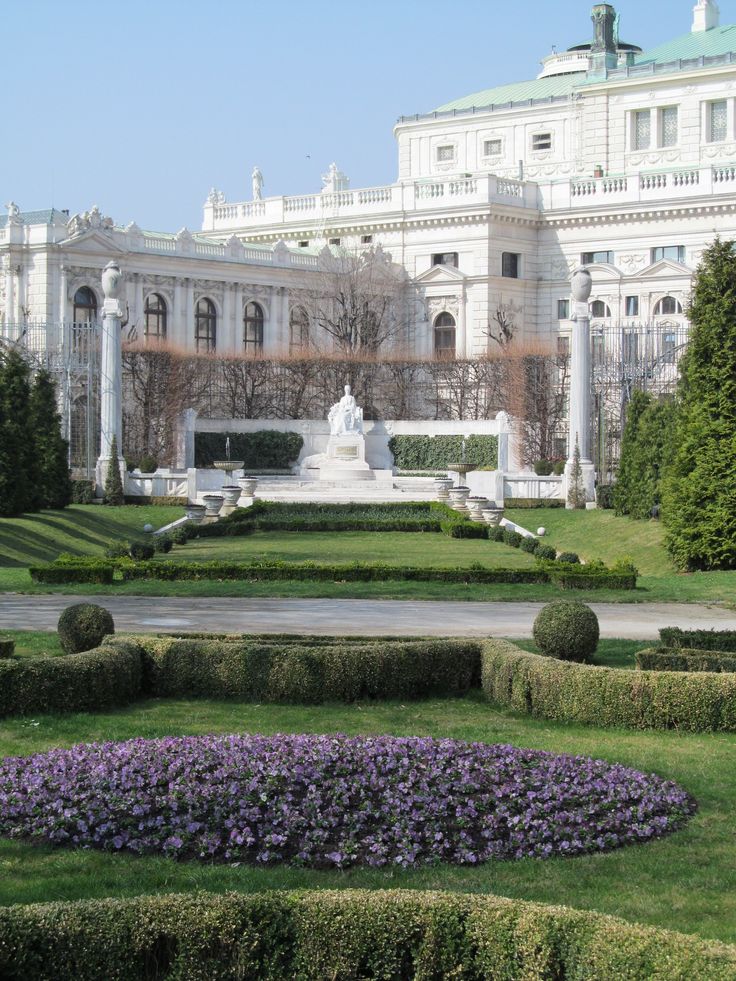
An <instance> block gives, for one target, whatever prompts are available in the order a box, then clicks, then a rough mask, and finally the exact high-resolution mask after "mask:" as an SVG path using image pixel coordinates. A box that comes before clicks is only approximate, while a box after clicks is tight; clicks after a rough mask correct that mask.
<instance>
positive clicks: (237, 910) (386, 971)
mask: <svg viewBox="0 0 736 981" xmlns="http://www.w3.org/2000/svg"><path fill="white" fill-rule="evenodd" d="M0 976H2V977H4V978H33V979H34V981H99V979H100V978H105V979H106V981H144V979H147V981H151V979H154V978H155V979H158V981H166V979H174V978H176V979H178V981H203V979H205V978H206V979H207V981H225V979H235V978H258V979H260V981H283V979H284V978H297V979H300V981H323V979H325V978H333V979H335V981H348V979H357V978H385V979H389V978H391V979H402V978H413V979H416V981H430V979H436V978H450V977H452V978H463V979H465V981H489V979H502V978H508V979H511V978H525V979H528V981H543V979H549V978H579V979H581V981H582V979H585V978H589V979H592V978H615V979H616V981H692V979H695V978H708V979H709V981H732V979H733V978H734V976H736V947H733V946H728V945H726V944H722V943H719V942H717V941H712V940H700V939H698V938H696V937H690V936H685V935H683V934H679V933H674V932H671V931H668V930H661V929H656V928H653V927H645V926H638V925H635V924H631V923H626V922H624V921H623V920H620V919H617V918H614V917H611V916H606V915H603V914H600V913H593V912H586V911H581V910H573V909H568V908H566V907H562V906H545V905H542V904H540V903H530V902H524V901H522V900H517V899H505V898H500V897H496V896H473V895H463V894H458V893H443V892H422V891H418V890H412V891H409V890H406V891H401V890H393V891H380V890H376V891H368V890H360V891H359V890H339V891H337V890H335V891H328V890H320V891H313V892H308V891H303V892H286V891H280V892H260V893H253V894H242V893H225V894H223V895H215V894H211V893H206V892H200V893H195V894H192V895H175V894H174V895H159V896H141V897H137V898H135V899H102V900H91V901H89V900H88V901H83V902H74V903H50V904H45V905H30V906H10V907H5V908H3V909H0Z"/></svg>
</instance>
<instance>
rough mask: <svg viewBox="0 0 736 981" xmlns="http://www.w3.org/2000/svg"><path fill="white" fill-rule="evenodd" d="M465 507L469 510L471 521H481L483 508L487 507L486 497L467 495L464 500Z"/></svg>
mask: <svg viewBox="0 0 736 981" xmlns="http://www.w3.org/2000/svg"><path fill="white" fill-rule="evenodd" d="M466 507H467V509H468V511H469V512H470V520H471V521H478V522H482V521H483V510H484V509H485V508H487V507H488V498H487V497H469V498H468V499H467V501H466Z"/></svg>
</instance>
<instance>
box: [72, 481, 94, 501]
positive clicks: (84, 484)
mask: <svg viewBox="0 0 736 981" xmlns="http://www.w3.org/2000/svg"><path fill="white" fill-rule="evenodd" d="M94 502H95V482H94V480H73V481H72V504H94Z"/></svg>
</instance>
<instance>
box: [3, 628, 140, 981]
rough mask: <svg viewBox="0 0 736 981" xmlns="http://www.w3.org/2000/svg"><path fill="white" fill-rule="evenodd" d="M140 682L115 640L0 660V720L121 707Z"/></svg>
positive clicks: (129, 655)
mask: <svg viewBox="0 0 736 981" xmlns="http://www.w3.org/2000/svg"><path fill="white" fill-rule="evenodd" d="M141 683H142V664H141V651H140V648H139V647H138V646H137V645H136V644H134V643H131V642H125V641H120V640H116V641H114V642H109V643H106V644H105V645H104V646H102V647H97V648H95V649H94V650H92V651H85V652H83V653H81V654H71V655H66V656H64V657H27V658H16V659H14V660H0V717H2V716H8V715H36V714H38V713H41V712H97V711H99V710H100V709H105V708H112V707H114V706H116V705H127V704H128V703H129V702H132V701H135V700H136V699H137V698H139V697H140V694H141ZM1 943H2V941H1V940H0V944H1ZM0 976H2V972H0Z"/></svg>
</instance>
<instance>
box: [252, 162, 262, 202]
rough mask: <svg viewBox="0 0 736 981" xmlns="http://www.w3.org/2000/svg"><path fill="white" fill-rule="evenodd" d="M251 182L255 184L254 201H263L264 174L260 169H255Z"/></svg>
mask: <svg viewBox="0 0 736 981" xmlns="http://www.w3.org/2000/svg"><path fill="white" fill-rule="evenodd" d="M251 181H252V183H253V200H254V201H261V200H262V199H263V174H262V173H261V171H260V168H259V167H254V168H253V173H252V174H251Z"/></svg>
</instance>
